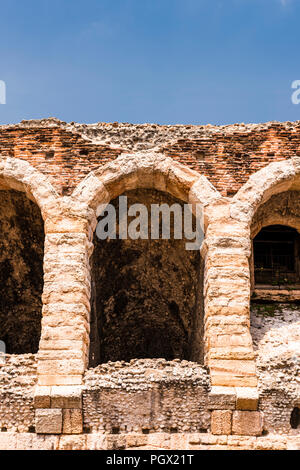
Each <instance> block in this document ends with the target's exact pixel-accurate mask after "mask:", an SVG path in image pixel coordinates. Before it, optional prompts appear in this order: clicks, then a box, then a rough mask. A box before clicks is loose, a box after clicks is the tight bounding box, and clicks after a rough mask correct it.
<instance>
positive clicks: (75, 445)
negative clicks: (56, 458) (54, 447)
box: [58, 434, 86, 450]
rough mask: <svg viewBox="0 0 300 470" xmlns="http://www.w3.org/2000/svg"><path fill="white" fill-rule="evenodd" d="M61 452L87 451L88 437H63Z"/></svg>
mask: <svg viewBox="0 0 300 470" xmlns="http://www.w3.org/2000/svg"><path fill="white" fill-rule="evenodd" d="M58 446H59V447H58V448H59V450H86V436H85V435H84V434H82V435H81V436H61V437H60V438H59V444H58Z"/></svg>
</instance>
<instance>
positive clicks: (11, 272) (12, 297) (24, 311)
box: [0, 190, 44, 354]
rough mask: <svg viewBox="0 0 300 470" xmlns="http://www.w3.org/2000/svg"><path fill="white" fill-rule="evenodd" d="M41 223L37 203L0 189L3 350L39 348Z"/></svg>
mask: <svg viewBox="0 0 300 470" xmlns="http://www.w3.org/2000/svg"><path fill="white" fill-rule="evenodd" d="M43 252H44V224H43V220H42V217H41V213H40V210H39V208H38V206H37V205H36V204H35V203H33V202H32V201H30V200H29V199H28V198H27V197H26V195H25V194H24V193H22V192H19V191H14V190H1V191H0V340H1V341H3V342H4V343H5V347H6V353H8V354H25V353H36V352H37V351H38V345H39V339H40V331H41V312H42V300H41V295H42V289H43Z"/></svg>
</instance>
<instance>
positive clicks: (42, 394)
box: [34, 386, 51, 408]
mask: <svg viewBox="0 0 300 470" xmlns="http://www.w3.org/2000/svg"><path fill="white" fill-rule="evenodd" d="M50 394H51V387H39V386H37V387H36V389H35V393H34V407H35V408H50V403H51V402H50Z"/></svg>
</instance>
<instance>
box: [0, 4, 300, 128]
mask: <svg viewBox="0 0 300 470" xmlns="http://www.w3.org/2000/svg"><path fill="white" fill-rule="evenodd" d="M0 47H1V54H0V58H1V62H0V80H3V81H5V83H6V87H7V95H6V101H7V103H6V104H5V105H3V104H0V123H1V124H5V123H14V122H19V121H20V120H22V119H38V118H44V117H49V116H55V117H58V118H60V119H62V120H64V121H78V122H87V123H90V122H97V121H107V122H113V121H120V122H132V123H143V122H151V123H159V124H180V123H182V124H188V123H191V124H207V123H211V124H230V123H235V122H245V123H247V122H265V121H270V120H278V121H286V120H289V121H295V120H300V104H299V105H294V104H292V101H291V95H292V92H293V90H292V89H291V84H292V82H293V81H294V80H297V79H298V80H300V0H26V1H24V0H7V1H4V0H0Z"/></svg>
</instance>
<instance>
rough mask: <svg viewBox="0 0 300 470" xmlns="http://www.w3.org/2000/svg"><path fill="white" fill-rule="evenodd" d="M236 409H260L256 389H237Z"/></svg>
mask: <svg viewBox="0 0 300 470" xmlns="http://www.w3.org/2000/svg"><path fill="white" fill-rule="evenodd" d="M235 390H236V398H237V400H236V409H237V410H248V411H256V410H257V407H258V391H257V388H255V387H236V389H235Z"/></svg>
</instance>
